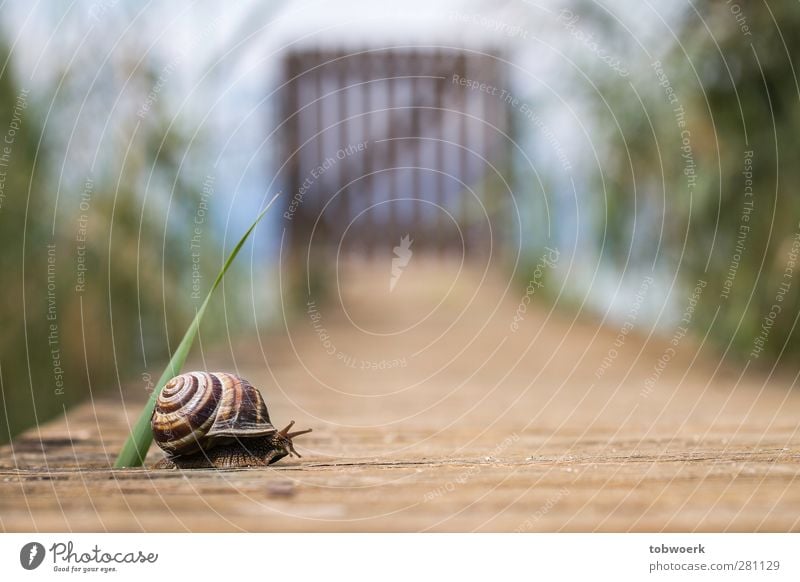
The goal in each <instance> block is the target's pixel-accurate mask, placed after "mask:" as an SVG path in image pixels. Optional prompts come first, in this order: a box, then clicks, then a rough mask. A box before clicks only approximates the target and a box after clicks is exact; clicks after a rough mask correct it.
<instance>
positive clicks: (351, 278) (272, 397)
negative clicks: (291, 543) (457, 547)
mask: <svg viewBox="0 0 800 582" xmlns="http://www.w3.org/2000/svg"><path fill="white" fill-rule="evenodd" d="M378 266H379V267H380V268H381V269H382V270H374V268H368V267H366V266H363V265H361V266H359V265H351V266H350V267H349V268H348V269H345V270H343V271H342V272H341V273H340V275H341V277H342V295H341V297H342V302H343V304H344V306H345V307H346V308H347V313H345V312H344V311H342V310H339V309H337V308H336V305H335V304H333V305H330V306H327V307H326V306H321V307H320V308H319V312H320V313H321V322H322V323H321V325H322V326H323V327H324V329H325V330H326V331H327V333H328V335H329V336H330V340H331V341H332V342H333V344H334V345H335V349H336V350H337V351H338V352H339V353H341V354H346V356H345V357H349V356H353V357H355V358H357V359H365V360H370V361H380V360H382V359H386V360H393V359H395V358H402V357H405V358H406V362H407V366H406V367H400V368H396V369H393V370H388V371H387V370H360V369H357V368H356V369H354V368H351V367H348V366H346V365H344V364H343V361H342V360H341V359H337V358H336V356H330V355H328V354H327V353H326V347H325V344H324V343H323V342H322V341H321V340H320V338H319V333H318V332H319V329H317V330H315V329H314V327H313V326H312V321H311V319H309V318H308V317H307V316H302V315H300V316H294V319H293V320H292V321H291V322H290V324H289V325H288V330H289V331H288V332H287V331H285V330H284V333H274V334H273V335H269V336H262V337H261V338H260V339H258V338H243V339H241V340H239V341H237V343H236V345H234V346H233V349H232V350H230V349H224V350H222V351H220V352H219V353H213V354H209V353H207V354H203V358H204V359H205V361H206V363H207V364H208V367H209V368H221V369H237V368H238V371H239V372H240V373H241V374H243V375H245V376H246V377H248V378H249V379H251V380H252V381H253V383H254V384H256V385H257V386H260V387H261V388H262V391H263V392H264V393H265V396H266V399H267V402H268V404H269V407H270V411H271V415H272V417H273V419H274V420H275V422H276V423H278V424H281V423H283V422H285V421H288V420H289V419H295V420H297V423H298V426H299V427H306V426H312V427H314V430H315V432H314V433H313V434H311V435H307V436H305V437H303V438H302V439H298V441H297V443H296V444H297V448H298V450H299V451H300V452H301V453H302V454H303V455H304V457H303V458H302V459H292V460H288V459H285V460H283V461H281V462H280V463H279V464H277V465H275V466H274V467H273V468H270V469H266V470H230V471H205V470H204V471H188V472H181V471H174V470H173V471H151V470H144V469H141V470H111V469H109V465H110V463H111V462H112V460H113V457H114V455H115V454H116V452H117V451H118V450H119V448H120V445H121V443H122V441H123V439H124V437H125V435H126V431H127V426H128V424H127V423H128V422H129V421H131V420H132V419H133V418H134V417H135V415H136V413H137V412H138V410H139V409H140V406H141V404H142V402H143V400H144V397H145V394H144V391H143V389H142V387H141V386H140V385H139V383H137V382H134V383H132V384H131V385H130V386H127V387H126V389H125V390H124V391H123V395H119V394H114V392H115V390H110V391H107V392H106V393H105V394H104V395H103V396H102V397H100V398H97V399H95V400H94V401H93V402H89V403H86V404H84V405H83V406H81V407H78V408H76V409H74V410H72V411H70V412H69V414H68V415H67V416H66V417H65V418H62V419H60V420H56V421H54V422H51V423H48V424H47V425H46V426H43V427H41V429H40V430H33V431H29V432H28V433H26V434H24V435H22V436H21V437H19V438H18V439H17V440H16V441H15V442H14V444H13V446H12V447H5V448H3V449H2V450H0V527H1V528H2V529H3V530H6V531H23V530H24V531H31V530H38V531H51V530H59V531H60V530H67V531H83V530H100V531H208V530H210V531H265V530H266V531H283V530H290V531H295V530H299V531H342V530H355V531H374V530H382V531H386V530H389V531H395V530H402V531H421V530H434V531H442V530H445V531H473V530H479V531H488V530H492V531H494V530H501V531H514V530H524V531H595V530H602V531H630V530H645V531H654V530H657V531H661V530H681V531H685V530H690V531H691V530H702V531H750V530H768V531H787V530H797V529H800V527H798V521H799V520H800V486H799V485H800V484H799V483H797V479H798V475H800V454H798V451H800V436H799V435H798V431H797V427H798V419H800V390H797V389H795V390H794V391H792V390H791V389H790V384H791V381H792V379H791V378H785V377H782V376H780V375H778V376H774V375H773V376H772V377H769V378H768V377H767V376H766V375H759V374H757V373H755V372H752V371H751V372H750V373H749V374H748V375H747V376H745V377H743V378H741V379H740V378H739V371H738V370H731V369H726V368H724V367H718V366H717V362H716V361H714V360H709V359H706V358H707V357H708V356H705V357H702V356H701V357H700V358H698V359H697V360H696V361H695V360H694V358H695V355H696V353H697V348H698V346H697V344H694V343H692V342H690V341H689V340H688V339H686V340H683V341H682V342H681V344H680V346H679V349H678V350H677V355H676V356H675V357H674V358H673V359H672V360H671V362H670V363H669V365H668V366H667V367H666V369H665V370H664V371H663V373H662V374H661V376H660V378H659V379H658V381H657V383H656V385H655V386H654V388H653V390H652V392H651V393H650V394H647V395H643V394H642V387H643V385H644V381H645V379H646V378H647V377H648V376H649V375H650V374H652V372H653V366H654V365H655V362H656V361H657V359H658V358H659V357H660V356H661V355H662V354H663V352H664V349H665V348H666V346H667V340H665V339H664V338H661V339H657V340H656V339H653V338H651V339H650V340H649V341H648V340H647V338H646V336H644V335H642V334H643V333H644V330H643V329H638V330H635V331H634V332H633V333H632V334H630V335H628V336H627V338H626V339H625V342H624V345H623V346H622V347H621V348H619V350H618V351H619V355H618V356H617V357H616V359H614V362H613V365H612V366H611V367H610V368H609V369H608V370H607V371H606V372H605V374H603V375H602V376H601V377H600V378H598V377H597V376H596V374H595V372H596V370H597V368H598V366H599V365H600V363H601V361H602V359H603V358H604V357H605V356H607V354H608V350H609V349H610V348H611V347H612V346H613V342H614V339H615V336H616V335H617V331H618V330H619V327H620V325H619V324H617V325H616V326H615V325H609V326H606V327H602V326H600V325H599V323H598V322H592V321H587V320H580V321H572V319H571V318H567V317H565V316H564V315H563V314H560V313H550V312H549V311H548V310H547V309H543V308H542V307H533V306H536V305H537V303H538V298H537V297H536V296H534V300H533V301H532V304H531V308H530V309H529V310H528V312H527V314H526V315H525V319H524V321H523V322H522V323H521V324H520V329H519V330H518V331H516V332H512V331H511V329H510V327H509V324H510V322H511V320H512V317H513V315H514V312H515V310H516V309H517V306H518V302H519V299H520V293H519V291H518V288H517V287H515V286H511V287H510V288H509V289H508V290H507V291H506V282H505V281H504V280H502V279H500V278H498V276H497V275H496V274H491V273H490V274H489V275H487V277H486V278H485V279H483V280H481V277H482V276H483V275H482V273H475V272H471V271H462V272H461V273H460V275H459V276H458V280H457V283H456V284H455V286H453V287H452V288H450V284H451V282H452V280H453V277H454V276H455V275H456V271H455V269H456V268H457V265H454V266H451V265H449V264H439V265H433V264H429V263H425V262H424V261H421V260H417V261H416V262H414V261H412V262H411V264H410V265H409V266H408V268H407V269H406V272H405V273H404V274H403V279H402V281H401V282H400V284H398V286H397V289H396V290H395V291H394V292H393V293H391V294H390V293H389V292H388V278H389V266H388V259H387V263H386V264H385V265H383V264H380V263H379V264H378ZM370 269H371V270H370ZM337 301H338V299H337ZM440 301H441V305H439V306H438V308H437V304H438V303H439V302H440ZM334 303H335V302H334ZM429 312H430V315H429V316H428V317H427V318H425V316H426V314H428V313H429ZM348 315H349V317H350V318H351V319H348ZM354 323H355V324H357V325H359V326H362V327H363V328H365V329H366V330H367V331H368V332H370V333H371V334H389V335H370V333H364V332H362V331H359V330H358V329H357V328H356V327H354ZM408 326H413V327H412V328H411V329H409V330H407V331H404V332H399V330H402V329H404V328H406V327H408ZM262 350H263V351H262ZM231 352H233V353H234V354H235V356H236V361H235V364H234V362H233V361H232V359H231V355H230V353H231ZM415 354H416V355H415ZM203 358H200V357H199V356H198V357H197V358H196V360H195V366H196V367H202V363H201V362H202V359H203ZM158 458H160V452H159V451H158V450H156V449H155V447H154V448H153V449H152V450H151V454H150V459H151V461H153V462H154V461H156V460H157V459H158Z"/></svg>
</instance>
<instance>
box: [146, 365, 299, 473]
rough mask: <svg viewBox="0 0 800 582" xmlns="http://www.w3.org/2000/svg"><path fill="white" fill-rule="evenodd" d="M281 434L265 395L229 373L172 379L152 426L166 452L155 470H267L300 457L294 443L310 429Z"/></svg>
mask: <svg viewBox="0 0 800 582" xmlns="http://www.w3.org/2000/svg"><path fill="white" fill-rule="evenodd" d="M292 426H294V421H292V422H290V423H289V426H287V427H286V428H284V429H283V430H280V431H279V430H277V429H276V428H275V427H274V426H272V423H271V422H270V420H269V413H268V412H267V406H266V404H265V403H264V399H263V398H262V397H261V393H260V392H259V391H258V390H257V389H256V388H255V387H253V385H252V384H250V382H248V381H247V380H245V379H244V378H240V377H239V376H236V375H234V374H228V373H227V372H188V373H186V374H181V375H180V376H176V377H174V378H172V379H171V380H170V381H169V382H167V383H166V385H165V386H164V389H163V390H162V391H161V393H160V394H159V395H158V398H157V400H156V405H155V409H154V410H153V415H152V417H151V418H150V427H151V428H152V430H153V438H154V440H155V441H156V444H157V445H158V446H159V447H161V449H162V450H163V451H164V452H166V453H167V457H166V458H165V459H163V460H162V461H159V462H158V463H157V464H156V466H155V468H159V469H173V468H178V469H202V468H218V469H223V468H234V467H265V466H267V465H271V464H272V463H275V462H277V461H279V460H281V459H282V458H283V457H285V456H287V455H296V456H297V457H299V456H300V455H299V454H298V453H297V451H295V450H294V445H293V444H292V439H294V438H295V437H297V436H300V435H302V434H306V433H309V432H311V429H307V430H299V431H295V432H289V431H290V430H291V428H292Z"/></svg>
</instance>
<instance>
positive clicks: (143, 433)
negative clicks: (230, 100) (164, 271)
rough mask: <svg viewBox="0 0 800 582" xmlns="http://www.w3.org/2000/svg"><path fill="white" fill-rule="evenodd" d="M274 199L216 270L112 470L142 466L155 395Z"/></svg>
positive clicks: (179, 361) (185, 350) (174, 371)
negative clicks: (211, 282)
mask: <svg viewBox="0 0 800 582" xmlns="http://www.w3.org/2000/svg"><path fill="white" fill-rule="evenodd" d="M278 196H280V193H278V194H275V196H273V197H272V200H270V201H269V204H267V207H266V208H265V209H264V210H263V211H261V213H260V214H259V215H258V216H257V217H256V219H255V220H254V221H253V224H251V225H250V228H248V229H247V232H245V233H244V235H243V236H242V238H241V239H239V242H238V243H236V246H235V247H233V250H232V251H231V254H230V255H228V259H227V260H226V261H225V264H224V265H223V266H222V270H220V272H219V274H218V275H217V278H216V279H215V280H214V284H213V285H212V286H211V289H209V291H208V295H206V298H205V300H204V301H203V303H202V305H200V308H199V309H198V310H197V313H196V314H195V316H194V319H193V320H192V323H191V324H190V325H189V329H187V330H186V333H185V334H184V336H183V339H181V342H180V344H178V349H177V350H175V353H174V354H173V355H172V358H171V359H170V361H169V364H167V368H166V369H165V370H164V373H163V374H161V377H160V378H159V379H158V382H157V383H156V386H155V389H154V390H153V393H152V394H151V395H150V399H149V400H148V401H147V404H146V405H145V407H144V410H142V413H141V414H140V415H139V418H138V420H137V421H136V423H135V424H134V425H133V429H132V430H131V434H130V436H128V440H126V441H125V444H124V445H123V446H122V451H120V453H119V456H118V457H117V460H116V461H115V462H114V468H117V469H121V468H123V467H139V466H141V465H142V464H143V463H144V458H145V456H146V455H147V449H149V448H150V443H151V442H152V441H153V433H152V432H151V430H150V417H151V416H152V415H153V409H154V408H155V405H156V398H158V394H159V393H160V392H161V389H162V388H163V387H164V385H165V384H166V383H167V382H168V381H169V380H170V378H173V377H174V376H177V375H178V374H179V373H180V370H181V368H182V367H183V364H184V362H185V361H186V357H187V356H188V355H189V351H190V350H191V349H192V344H193V343H194V338H195V337H196V336H197V330H198V329H199V328H200V322H201V321H202V319H203V315H204V314H205V312H206V307H208V303H209V301H211V295H212V294H213V293H214V290H215V289H216V288H217V287H218V286H219V284H220V282H221V281H222V278H223V277H224V276H225V273H226V272H227V270H228V267H230V266H231V263H232V262H233V260H234V259H235V258H236V255H238V254H239V250H240V249H241V248H242V246H244V243H245V242H246V241H247V239H248V238H249V237H250V234H251V233H252V232H253V230H254V229H255V227H256V225H257V224H258V223H259V221H260V220H261V219H262V218H263V217H264V215H265V214H266V213H267V210H269V208H270V206H272V203H273V202H275V199H276V198H278Z"/></svg>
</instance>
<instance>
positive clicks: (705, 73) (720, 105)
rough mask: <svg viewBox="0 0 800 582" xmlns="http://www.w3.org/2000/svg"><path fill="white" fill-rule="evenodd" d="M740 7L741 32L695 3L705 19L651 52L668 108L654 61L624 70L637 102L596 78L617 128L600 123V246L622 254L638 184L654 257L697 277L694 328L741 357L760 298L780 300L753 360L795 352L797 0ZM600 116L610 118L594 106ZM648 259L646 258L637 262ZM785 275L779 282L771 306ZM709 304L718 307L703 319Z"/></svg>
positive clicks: (799, 115) (687, 24)
mask: <svg viewBox="0 0 800 582" xmlns="http://www.w3.org/2000/svg"><path fill="white" fill-rule="evenodd" d="M740 4H741V7H742V10H743V13H744V14H745V15H746V23H747V26H748V27H749V31H750V34H745V31H744V30H742V29H741V28H740V22H737V20H736V18H735V17H734V14H733V13H732V12H731V10H730V8H729V5H727V4H724V3H723V4H720V3H714V2H703V3H700V4H696V7H697V9H698V12H699V14H700V16H702V19H703V20H701V19H700V18H699V17H698V15H696V14H694V12H693V11H689V12H687V14H686V15H685V18H683V19H682V20H681V27H680V28H679V29H678V30H677V31H676V34H677V36H678V38H679V39H680V41H681V45H680V46H679V45H677V44H675V45H674V46H673V47H672V48H671V49H670V51H669V53H668V54H667V55H665V56H662V57H660V58H659V60H660V61H661V62H662V65H663V70H664V71H665V73H666V75H667V77H668V79H669V83H670V84H671V86H672V87H673V88H674V90H675V94H676V95H677V96H678V98H679V103H678V104H675V103H668V101H667V98H666V95H665V89H664V86H662V85H659V83H658V81H659V79H658V77H657V75H656V73H655V70H654V67H653V66H652V63H648V64H647V67H646V69H644V70H642V71H640V74H639V75H638V76H637V77H635V78H632V82H633V83H634V85H635V87H636V89H637V91H638V93H639V94H640V95H641V96H642V100H643V102H644V107H642V104H641V103H640V102H639V101H638V99H637V97H636V96H635V95H634V94H633V92H632V90H631V88H630V87H629V86H628V84H627V82H624V83H620V82H619V79H608V78H607V79H605V80H604V81H603V82H601V83H600V86H601V91H602V93H603V95H604V96H605V97H606V98H607V100H608V101H609V103H610V104H611V106H612V108H613V110H614V111H615V113H616V117H617V119H618V120H620V121H621V123H622V132H621V133H620V132H618V131H617V130H616V129H615V127H614V126H613V125H612V123H611V121H610V120H609V121H608V123H607V124H606V125H607V127H606V129H607V131H608V136H609V140H608V142H607V144H608V148H609V151H610V153H609V155H608V163H607V165H606V166H605V167H604V169H603V172H604V177H605V178H606V183H607V184H609V185H610V188H609V193H610V196H611V198H610V200H609V201H608V202H609V204H608V217H607V220H608V222H607V223H606V225H605V226H606V227H607V233H608V236H609V237H610V239H607V241H606V242H607V243H608V242H609V241H610V244H607V250H608V251H609V252H611V256H612V257H613V258H615V259H624V253H626V252H627V251H628V249H629V248H630V247H631V224H632V221H633V218H634V213H633V201H634V198H633V197H634V186H635V187H636V202H637V204H638V205H639V207H640V209H641V206H642V205H643V204H647V203H651V204H653V205H655V207H657V208H659V218H660V217H661V216H662V215H663V216H664V218H665V240H664V245H665V246H664V249H662V257H661V264H662V265H663V266H666V267H667V268H668V269H670V270H672V271H674V270H676V269H677V270H678V273H679V280H680V281H681V282H682V283H683V284H684V285H685V287H687V288H691V287H693V286H694V284H695V282H696V281H697V280H698V279H704V280H707V281H708V287H707V289H706V290H705V292H704V298H703V304H704V308H701V309H699V310H698V312H697V314H696V323H695V325H696V327H697V328H698V329H707V328H709V326H710V327H711V333H710V334H709V340H710V342H711V343H713V344H716V345H717V347H718V348H719V349H720V350H726V349H728V347H729V345H730V347H731V349H732V350H733V352H732V353H739V354H747V353H749V352H750V350H751V349H752V347H753V340H754V338H755V337H756V336H757V335H758V333H759V331H760V330H761V326H762V323H763V322H764V318H765V316H766V315H767V314H768V313H769V311H770V309H771V306H772V305H774V304H776V303H780V305H781V307H782V311H781V314H780V316H779V317H778V318H777V319H776V320H775V324H774V326H773V327H772V328H771V331H770V333H769V339H768V341H767V342H766V344H765V346H764V352H763V354H762V355H761V360H760V361H761V362H764V361H769V360H770V359H772V360H774V359H776V358H777V357H778V356H779V355H780V353H781V351H782V350H783V349H784V347H785V350H786V354H784V356H786V355H789V354H796V353H797V352H798V351H800V339H798V334H797V330H796V329H793V328H794V324H795V318H796V314H797V313H798V310H800V265H796V266H795V267H794V272H793V273H792V274H791V276H790V277H789V279H786V278H785V277H784V273H785V272H786V271H785V270H786V267H787V264H789V263H788V261H789V259H790V256H789V253H790V251H791V245H792V241H793V239H794V237H795V235H796V234H797V233H800V197H798V196H797V195H796V194H795V192H794V190H795V189H796V187H797V184H798V181H799V180H800V175H799V173H800V166H798V164H797V161H796V157H797V156H796V152H798V151H800V107H799V106H798V105H800V88H799V87H798V77H797V74H798V70H797V63H796V62H793V60H792V59H796V56H797V55H798V54H800V10H798V9H797V4H796V3H777V2H774V3H770V6H769V7H770V8H771V10H768V9H767V8H766V7H765V6H761V5H753V4H749V3H740ZM737 7H738V6H737ZM773 16H774V20H773ZM609 26H611V25H609ZM706 27H708V28H706ZM676 105H682V106H683V108H684V110H685V123H686V126H685V129H687V130H688V131H689V139H690V143H691V146H690V147H691V156H692V157H693V161H694V163H695V167H696V172H697V174H696V184H695V186H694V187H693V188H692V187H689V186H688V181H687V176H686V174H685V170H686V158H684V157H682V155H681V154H682V150H681V147H682V145H683V142H682V135H681V131H682V129H683V128H681V127H679V125H678V123H677V121H678V119H677V117H676V113H675V107H676ZM597 114H598V117H599V118H603V117H606V118H607V117H608V113H607V112H605V111H604V110H603V108H602V107H600V106H598V109H597ZM648 116H649V118H648ZM650 123H652V126H653V129H652V130H651V128H650ZM745 136H746V138H745ZM746 152H752V188H753V190H752V191H753V195H752V197H746V196H745V188H746V186H747V184H746V178H747V176H745V175H744V174H743V171H745V170H746V169H747V168H746V167H745V157H746V156H747V155H749V154H746ZM628 156H630V159H629V157H628ZM632 168H633V169H632ZM662 178H663V180H664V181H665V183H664V187H662V185H661V184H662ZM662 199H663V200H666V207H665V208H661V207H660V206H661V205H662ZM748 200H752V202H753V205H752V210H747V204H746V202H747V201H748ZM636 216H637V218H639V219H641V218H642V217H641V216H640V215H639V214H638V213H637V215H636ZM640 224H641V222H640ZM601 226H602V225H601ZM653 226H654V225H648V224H647V223H646V222H644V223H643V224H642V227H643V228H645V229H648V228H650V227H653ZM687 229H688V230H687ZM598 230H600V231H602V230H603V228H602V227H601V228H599V229H598ZM743 231H744V232H746V236H743V237H742V236H741V233H742V232H743ZM654 232H655V231H654V230H650V232H649V233H648V237H649V238H652V237H653V233H654ZM737 244H738V248H737ZM740 251H741V252H740ZM652 259H653V256H652V254H650V255H649V256H648V257H647V258H646V259H645V260H649V261H652ZM790 266H791V265H790ZM732 273H733V276H731V274H732ZM786 281H790V287H789V289H788V291H787V292H785V293H784V294H783V295H782V297H781V299H780V300H778V299H776V297H777V296H778V290H779V286H780V285H781V283H782V282H786ZM726 288H728V289H729V292H726ZM716 305H720V306H721V308H720V312H719V314H718V316H717V318H716V320H714V316H715V312H716V309H715V306H716ZM712 320H713V325H712Z"/></svg>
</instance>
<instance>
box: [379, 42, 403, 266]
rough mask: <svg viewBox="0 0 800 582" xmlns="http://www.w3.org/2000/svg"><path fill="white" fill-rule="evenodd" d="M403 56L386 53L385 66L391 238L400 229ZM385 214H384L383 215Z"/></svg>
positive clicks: (386, 163)
mask: <svg viewBox="0 0 800 582" xmlns="http://www.w3.org/2000/svg"><path fill="white" fill-rule="evenodd" d="M401 58H402V57H401V55H400V54H399V53H398V52H397V50H396V49H392V50H389V51H387V53H386V60H385V63H386V66H385V71H386V72H385V76H386V77H388V78H389V80H388V81H386V89H387V91H388V98H387V101H386V110H387V111H386V116H387V121H388V123H387V128H388V131H387V135H385V136H383V137H384V138H387V139H388V140H389V141H388V142H387V143H386V145H387V146H388V147H387V148H386V157H385V162H384V164H383V167H384V168H385V169H387V170H388V173H387V174H386V177H385V182H386V184H387V192H386V200H388V202H387V204H386V205H387V207H388V208H387V210H388V212H386V214H388V224H387V225H386V229H385V230H384V232H386V233H390V236H394V234H395V232H396V231H397V229H398V222H399V221H398V212H397V203H396V202H393V200H395V199H396V198H398V196H399V188H398V187H397V186H398V181H399V179H400V176H399V174H398V171H397V170H396V169H393V168H396V167H397V166H398V164H399V160H398V151H399V150H398V146H399V144H398V142H397V138H398V137H399V134H400V131H399V130H400V123H399V116H400V115H402V113H403V112H402V110H399V109H397V107H399V106H400V104H399V102H398V90H399V88H400V87H399V83H398V81H397V80H396V77H397V75H398V74H399V69H400V66H399V65H400V63H399V61H400V59H401ZM382 214H383V213H382ZM381 242H382V243H383V244H386V243H387V241H381ZM388 242H389V244H393V243H392V241H388ZM390 252H391V249H390Z"/></svg>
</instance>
